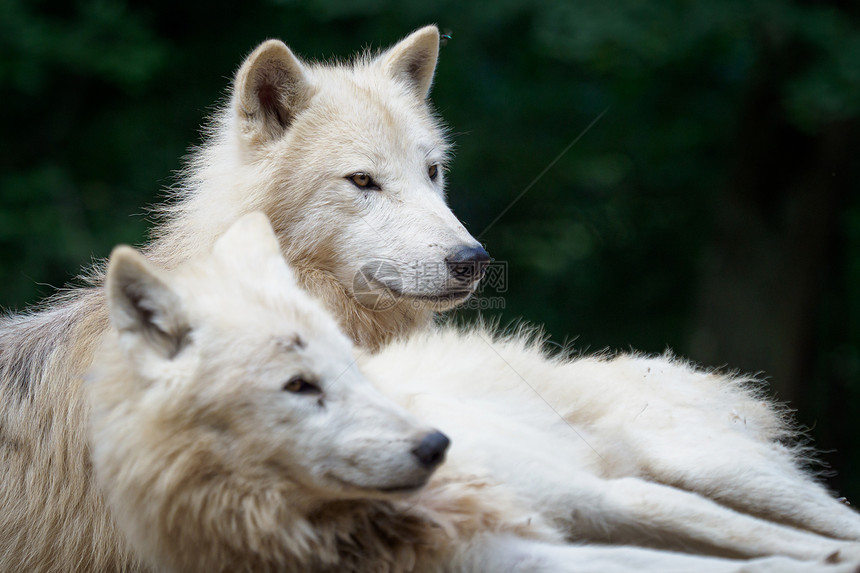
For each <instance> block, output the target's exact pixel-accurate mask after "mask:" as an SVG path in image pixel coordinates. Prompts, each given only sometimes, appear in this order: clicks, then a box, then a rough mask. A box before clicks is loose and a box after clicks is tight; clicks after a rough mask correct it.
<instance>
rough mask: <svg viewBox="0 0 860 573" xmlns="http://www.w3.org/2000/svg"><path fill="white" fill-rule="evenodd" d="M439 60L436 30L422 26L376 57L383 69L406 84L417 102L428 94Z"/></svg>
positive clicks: (437, 31) (437, 32)
mask: <svg viewBox="0 0 860 573" xmlns="http://www.w3.org/2000/svg"><path fill="white" fill-rule="evenodd" d="M438 57H439V29H438V28H437V27H436V26H425V27H424V28H421V29H419V30H416V31H414V32H412V33H411V34H409V35H408V36H406V37H405V38H404V39H403V40H401V41H400V42H398V43H397V44H395V45H394V46H393V47H392V48H391V49H389V50H388V51H386V52H385V53H384V54H382V56H380V58H381V61H382V67H383V69H384V70H385V71H386V72H387V73H388V74H389V75H390V76H392V77H394V78H396V79H399V80H401V81H403V82H404V83H406V85H408V86H409V87H410V88H411V89H412V91H414V92H415V94H416V95H417V96H418V97H420V98H421V99H424V98H426V97H427V96H428V95H429V93H430V86H431V85H432V84H433V72H434V71H436V60H437V59H438Z"/></svg>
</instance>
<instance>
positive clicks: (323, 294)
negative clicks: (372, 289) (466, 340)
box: [296, 266, 433, 352]
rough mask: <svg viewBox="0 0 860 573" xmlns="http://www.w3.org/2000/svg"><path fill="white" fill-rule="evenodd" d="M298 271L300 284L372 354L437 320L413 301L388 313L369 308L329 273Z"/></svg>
mask: <svg viewBox="0 0 860 573" xmlns="http://www.w3.org/2000/svg"><path fill="white" fill-rule="evenodd" d="M296 271H297V276H298V279H299V284H300V285H301V286H302V287H303V288H304V289H305V290H307V291H308V292H310V293H311V294H313V295H314V296H315V297H316V298H318V299H319V300H320V301H322V303H323V304H324V305H325V307H326V308H327V309H328V310H329V311H330V312H332V313H333V314H334V316H335V317H336V318H337V319H338V322H339V323H340V326H341V328H342V329H343V330H344V332H346V334H347V335H348V336H349V337H350V338H352V340H353V341H354V342H355V344H356V345H357V346H359V347H360V348H365V349H367V350H370V351H371V352H375V351H377V350H379V349H380V348H381V347H382V346H384V345H385V344H386V343H388V342H390V341H392V340H396V339H398V338H402V337H404V336H407V335H408V334H410V333H412V332H414V331H415V330H418V329H421V328H423V327H425V326H427V325H428V324H430V322H431V321H432V320H433V312H432V311H431V310H429V309H427V308H426V307H423V306H416V305H414V304H412V303H411V301H400V302H397V303H396V304H394V306H392V307H391V308H387V309H386V310H373V309H369V308H367V307H365V306H362V305H361V304H360V303H359V302H358V301H357V300H356V299H355V297H354V296H352V295H351V294H350V293H349V292H347V291H346V290H345V289H344V288H343V286H342V285H341V284H340V283H339V282H338V281H337V279H335V278H334V277H333V276H331V275H330V274H329V273H324V272H320V271H318V270H315V269H308V268H301V267H300V266H299V267H298V268H296Z"/></svg>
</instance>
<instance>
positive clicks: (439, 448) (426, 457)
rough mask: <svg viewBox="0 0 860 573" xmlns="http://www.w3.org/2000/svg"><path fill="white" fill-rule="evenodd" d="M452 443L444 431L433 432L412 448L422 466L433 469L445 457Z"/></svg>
mask: <svg viewBox="0 0 860 573" xmlns="http://www.w3.org/2000/svg"><path fill="white" fill-rule="evenodd" d="M450 444H451V440H449V439H448V436H446V435H445V434H443V433H442V432H431V433H429V434H427V435H426V436H424V438H422V440H421V443H420V444H418V446H417V447H416V448H415V449H413V450H412V454H413V455H414V456H415V457H416V458H418V462H419V463H420V464H421V466H422V467H424V468H426V469H428V470H432V469H433V468H435V467H436V466H438V465H439V464H441V463H442V460H444V459H445V451H446V450H447V449H448V446H449V445H450Z"/></svg>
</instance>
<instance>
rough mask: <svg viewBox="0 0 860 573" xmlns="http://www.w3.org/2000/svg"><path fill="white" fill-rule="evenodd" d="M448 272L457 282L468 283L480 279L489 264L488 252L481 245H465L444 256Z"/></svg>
mask: <svg viewBox="0 0 860 573" xmlns="http://www.w3.org/2000/svg"><path fill="white" fill-rule="evenodd" d="M445 264H446V265H447V266H448V273H449V274H450V275H451V278H453V279H454V280H456V281H457V282H460V283H464V284H470V283H473V282H475V281H477V280H480V279H481V277H483V276H484V272H485V271H486V270H487V265H489V264H490V254H489V253H488V252H487V251H485V250H484V248H483V247H481V246H480V245H478V246H477V247H465V248H463V249H460V250H459V251H456V252H454V253H452V254H450V255H448V257H446V258H445Z"/></svg>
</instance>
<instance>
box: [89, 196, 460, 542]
mask: <svg viewBox="0 0 860 573" xmlns="http://www.w3.org/2000/svg"><path fill="white" fill-rule="evenodd" d="M106 290H107V297H108V303H109V308H110V317H111V323H112V325H113V331H112V334H111V335H110V336H109V338H108V340H107V342H106V348H105V350H104V351H103V354H102V357H101V359H100V360H98V361H97V362H96V367H95V369H94V372H93V375H92V380H91V383H90V390H91V392H90V396H91V399H92V401H93V403H94V409H93V422H92V423H93V430H94V431H93V459H94V465H95V467H96V471H97V475H99V477H100V480H101V482H102V483H103V484H105V487H106V489H107V493H108V498H109V501H110V502H111V503H112V505H114V506H115V507H116V508H118V509H117V511H118V513H119V515H120V521H123V520H125V523H124V525H125V527H127V528H131V529H133V530H134V531H133V533H132V536H133V537H144V538H147V539H149V537H147V536H148V535H149V534H148V533H146V532H144V531H141V530H138V529H139V528H146V527H156V528H157V527H160V526H156V525H153V523H154V522H153V521H152V519H155V520H159V519H166V517H165V516H164V515H161V514H158V512H159V511H161V512H171V515H174V517H176V516H175V512H181V511H183V510H187V511H189V512H201V511H209V510H210V506H214V507H215V509H212V511H215V510H217V511H220V512H222V514H221V515H216V516H212V518H213V519H214V520H216V522H217V520H219V519H220V520H222V521H221V523H232V522H231V521H230V520H231V519H239V517H236V515H234V514H233V513H231V512H239V513H240V514H242V515H243V517H241V519H247V520H249V521H248V523H252V522H253V520H254V519H256V517H255V516H258V515H259V514H266V512H273V513H277V512H279V511H280V512H282V513H283V512H291V511H295V512H299V513H301V512H302V511H310V510H312V509H313V508H314V507H318V506H319V505H320V504H324V503H326V502H330V501H332V500H348V499H375V498H388V497H391V496H392V495H397V494H398V493H402V492H408V491H412V490H416V489H418V488H420V487H421V486H423V485H424V484H425V482H426V481H427V480H428V479H429V477H430V475H431V474H432V473H433V471H434V470H435V468H436V467H437V466H438V465H439V463H441V461H442V459H443V458H444V454H445V450H446V448H447V446H448V440H447V438H446V437H445V436H444V435H442V434H441V433H439V432H438V431H435V430H432V429H430V428H428V427H426V426H423V425H421V424H419V423H418V422H417V421H416V420H415V419H414V418H413V417H412V416H411V415H410V414H409V413H408V412H406V411H405V410H404V409H402V408H400V407H399V406H397V405H396V404H394V403H393V402H392V401H390V400H389V399H387V398H386V397H384V396H383V395H382V394H380V393H379V392H378V391H376V390H375V389H374V388H373V387H372V386H371V385H370V383H368V382H367V381H366V380H365V378H364V377H363V376H362V374H361V373H360V372H359V370H358V368H357V366H356V364H355V360H354V357H353V349H352V344H351V342H350V341H349V340H348V339H347V337H346V336H344V335H343V334H342V333H341V332H340V330H339V329H338V327H337V324H336V323H335V322H334V320H333V319H332V318H331V317H330V316H329V315H328V313H327V312H325V311H324V310H323V309H322V307H321V306H320V305H319V304H318V303H317V302H316V301H314V300H312V299H311V298H310V297H309V296H307V295H306V294H305V293H304V292H302V291H301V290H300V289H299V288H298V286H297V285H296V283H295V280H294V277H293V275H292V272H291V270H290V268H289V267H288V266H287V264H286V262H285V261H284V259H283V256H282V255H281V253H280V249H279V245H278V243H277V239H276V237H275V235H274V234H273V232H272V230H271V227H270V226H269V223H268V221H267V220H266V219H265V217H264V216H263V215H262V214H261V213H255V214H252V215H247V216H245V217H243V218H242V219H240V220H239V221H238V222H237V223H236V224H235V225H234V226H233V227H231V228H230V230H229V231H228V232H227V234H225V235H224V236H223V237H222V238H221V239H219V241H218V242H217V243H216V245H215V248H214V251H213V253H212V254H211V255H209V256H206V257H202V258H197V259H195V260H192V261H190V262H188V263H186V264H185V265H182V266H180V267H179V268H177V269H174V270H173V271H170V272H166V271H163V270H161V269H159V268H157V267H155V266H153V265H152V264H150V263H148V262H147V261H146V259H144V258H143V257H142V256H141V255H139V254H138V253H137V252H136V251H134V250H132V249H130V248H128V247H119V248H117V249H116V250H115V251H114V253H113V254H112V256H111V260H110V263H109V267H108V274H107V283H106ZM183 496H184V497H183ZM231 496H232V497H231ZM257 497H261V498H263V499H264V500H266V501H265V503H268V504H270V505H278V504H280V505H283V506H284V507H281V508H280V509H278V508H276V507H272V508H260V507H255V506H254V501H253V500H254V499H256V498H257ZM235 499H241V500H243V501H241V502H235ZM195 500H197V501H195ZM231 500H233V501H231ZM161 502H164V503H165V504H167V505H168V506H169V507H161V508H159V503H161ZM222 502H223V503H226V504H227V507H222V508H218V507H217V505H218V503H222ZM195 503H196V504H198V505H199V506H195ZM231 503H232V504H233V506H230V504H231ZM176 504H179V505H176ZM182 504H190V506H189V507H184V508H183V507H181V506H182ZM245 505H247V507H245ZM141 512H144V513H147V512H149V513H153V514H157V515H149V514H147V515H145V516H144V515H141V516H140V517H139V518H136V517H134V516H136V515H140V514H141ZM243 512H244V513H243ZM246 514H247V515H246ZM195 515H197V514H195ZM266 515H268V514H266ZM123 516H125V517H123ZM225 516H226V517H225ZM176 519H179V520H181V517H179V518H176ZM193 519H197V518H193ZM225 520H226V521H225ZM272 526H273V527H280V526H278V525H277V524H273V525H272ZM225 527H226V526H225ZM162 533H163V532H162ZM153 543H155V541H153Z"/></svg>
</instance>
